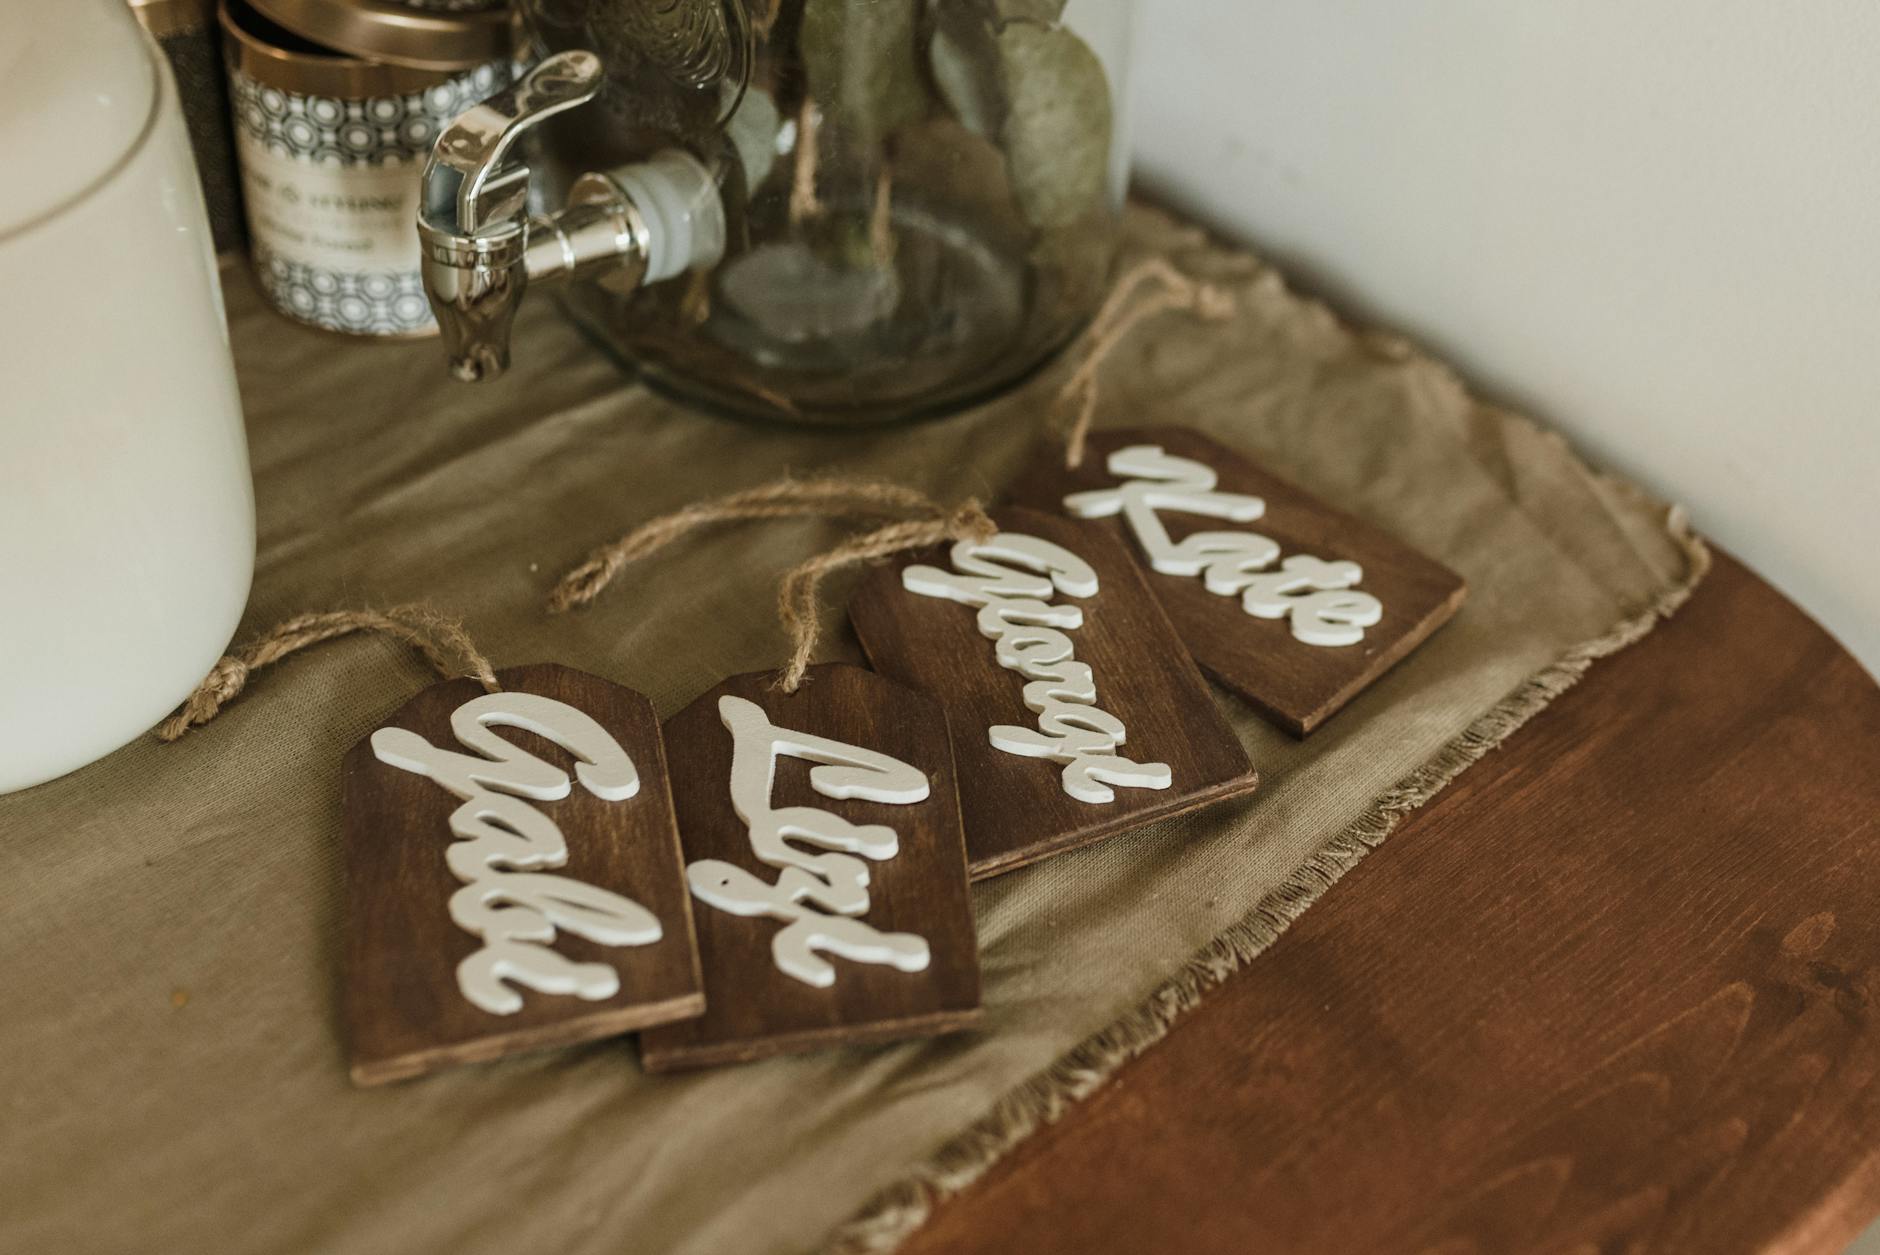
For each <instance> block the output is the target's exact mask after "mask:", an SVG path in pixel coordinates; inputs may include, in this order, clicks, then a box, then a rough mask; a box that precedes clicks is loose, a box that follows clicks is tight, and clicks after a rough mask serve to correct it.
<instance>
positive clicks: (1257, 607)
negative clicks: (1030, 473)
mask: <svg viewBox="0 0 1880 1255" xmlns="http://www.w3.org/2000/svg"><path fill="white" fill-rule="evenodd" d="M1104 465H1105V466H1106V467H1107V468H1108V469H1109V472H1110V474H1112V475H1118V476H1122V477H1123V479H1124V482H1123V483H1121V484H1118V485H1116V486H1115V487H1114V488H1100V489H1098V490H1096V491H1094V492H1080V493H1074V494H1072V495H1071V496H1069V497H1066V498H1065V499H1064V508H1065V509H1067V510H1069V511H1070V512H1071V513H1072V514H1074V515H1076V516H1077V517H1078V518H1080V519H1105V518H1111V517H1114V516H1116V515H1118V514H1120V515H1122V516H1123V521H1124V522H1125V523H1126V524H1127V525H1128V527H1129V530H1130V531H1131V532H1132V533H1134V535H1135V537H1136V541H1137V543H1138V544H1140V545H1141V546H1142V549H1143V552H1144V553H1145V554H1147V555H1148V558H1149V565H1150V567H1151V568H1153V569H1154V570H1156V571H1157V572H1159V573H1161V574H1163V575H1189V576H1193V575H1198V576H1200V577H1201V579H1202V582H1203V583H1204V584H1205V585H1206V587H1207V590H1208V591H1209V592H1211V593H1214V594H1216V595H1217V596H1221V597H1239V598H1240V599H1241V600H1240V604H1241V608H1242V609H1243V610H1245V611H1246V612H1247V613H1248V614H1250V615H1253V616H1254V617H1255V618H1259V619H1290V620H1291V623H1292V634H1293V637H1294V639H1296V640H1298V641H1300V642H1301V643H1303V644H1307V645H1317V646H1321V647H1338V646H1343V645H1356V644H1357V643H1358V642H1359V641H1362V640H1363V639H1364V629H1366V628H1368V627H1373V626H1375V625H1376V624H1377V623H1378V622H1379V621H1380V620H1381V619H1382V618H1383V617H1384V607H1383V605H1382V603H1380V602H1379V601H1378V599H1377V598H1375V597H1373V596H1371V594H1369V593H1364V592H1358V591H1357V590H1356V585H1357V584H1358V582H1359V581H1360V580H1362V579H1363V578H1364V570H1363V568H1361V567H1360V566H1359V565H1358V564H1357V563H1355V562H1326V561H1324V560H1323V559H1320V558H1314V557H1311V556H1309V555H1306V554H1294V555H1293V556H1292V557H1290V558H1287V559H1286V560H1285V561H1284V562H1281V563H1280V569H1279V570H1278V571H1268V570H1267V568H1268V567H1270V566H1272V565H1273V563H1274V562H1275V561H1276V560H1278V558H1279V553H1280V550H1279V545H1278V544H1276V543H1275V542H1274V541H1273V540H1272V539H1271V538H1270V537H1267V536H1262V535H1260V534H1259V533H1258V532H1245V531H1242V532H1228V531H1213V532H1196V533H1194V534H1193V535H1191V536H1186V537H1184V538H1183V539H1181V540H1180V541H1177V540H1175V539H1174V538H1172V537H1171V536H1170V535H1169V534H1168V527H1167V526H1166V525H1165V524H1164V523H1163V522H1162V516H1161V512H1162V511H1164V510H1173V511H1176V512H1178V513H1182V514H1199V515H1202V516H1204V517H1206V518H1216V519H1222V520H1224V521H1226V522H1230V523H1251V522H1253V521H1254V520H1256V519H1258V518H1260V517H1262V516H1263V515H1264V514H1265V513H1266V502H1265V501H1263V500H1261V499H1260V498H1259V497H1249V496H1245V495H1243V494H1241V493H1231V492H1220V491H1218V489H1217V487H1216V485H1217V484H1218V483H1219V481H1220V476H1219V475H1218V474H1216V472H1215V470H1214V468H1213V467H1211V466H1207V465H1204V464H1203V463H1200V462H1196V461H1194V460H1192V459H1190V458H1178V457H1172V456H1170V455H1169V454H1167V453H1164V452H1163V451H1162V449H1161V447H1160V446H1158V445H1149V444H1138V445H1130V446H1129V447H1128V448H1126V449H1118V450H1117V451H1116V452H1115V453H1112V454H1111V455H1110V456H1109V459H1108V461H1106V462H1105V463H1104Z"/></svg>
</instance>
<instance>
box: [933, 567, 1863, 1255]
mask: <svg viewBox="0 0 1880 1255" xmlns="http://www.w3.org/2000/svg"><path fill="white" fill-rule="evenodd" d="M1877 1078H1880V689H1877V688H1876V686H1875V684H1874V682H1873V681H1872V680H1871V679H1870V678H1869V677H1868V676H1867V675H1866V674H1865V673H1864V672H1863V671H1862V670H1861V669H1860V667H1859V666H1858V664H1857V663H1855V662H1854V661H1853V660H1852V659H1851V658H1850V657H1849V656H1848V655H1847V654H1846V653H1845V652H1844V651H1842V650H1841V649H1840V648H1839V647H1838V646H1837V645H1836V644H1835V643H1834V642H1833V641H1832V640H1830V639H1829V638H1828V637H1827V636H1826V635H1825V634H1824V633H1823V632H1822V631H1821V630H1820V629H1819V628H1817V627H1816V626H1815V625H1814V624H1813V623H1811V622H1809V621H1808V620H1807V619H1806V618H1805V617H1804V616H1802V615H1801V614H1800V613H1799V612H1798V611H1797V610H1796V609H1795V608H1793V607H1792V606H1790V605H1789V604H1788V603H1786V602H1785V601H1783V600H1782V599H1781V598H1780V597H1779V596H1778V595H1777V594H1775V593H1774V592H1773V591H1772V590H1770V589H1769V588H1768V587H1767V586H1766V585H1764V584H1763V583H1761V582H1760V581H1759V580H1757V579H1756V578H1755V577H1754V576H1752V575H1750V574H1749V573H1748V572H1746V571H1745V570H1744V569H1743V568H1742V567H1741V566H1739V565H1738V564H1736V563H1735V562H1733V561H1731V560H1729V559H1727V558H1720V560H1719V562H1718V566H1717V569H1716V571H1715V572H1714V573H1713V574H1712V576H1711V577H1710V579H1709V581H1708V582H1707V583H1706V584H1704V585H1703V586H1702V587H1701V588H1700V589H1699V590H1698V593H1697V594H1696V596H1695V597H1694V598H1693V600H1692V601H1691V603H1690V604H1689V605H1688V606H1687V607H1686V608H1685V609H1684V611H1683V612H1682V613H1681V614H1680V615H1678V617H1676V618H1675V619H1673V620H1671V621H1670V622H1668V623H1666V624H1664V625H1662V626H1661V627H1659V628H1658V630H1657V631H1656V632H1655V633H1653V634H1652V635H1651V636H1649V637H1648V638H1646V639H1645V640H1644V641H1643V642H1641V643H1640V644H1638V645H1636V646H1634V647H1633V648H1631V649H1628V650H1626V651H1624V652H1623V653H1621V654H1619V655H1618V656H1616V657H1614V658H1611V659H1608V660H1606V661H1604V662H1601V663H1599V664H1598V665H1597V666H1595V667H1594V669H1593V670H1592V672H1591V673H1590V674H1589V675H1588V677H1587V678H1586V680H1585V681H1584V682H1583V683H1582V684H1581V685H1580V686H1579V687H1578V688H1577V689H1575V690H1573V691H1571V692H1569V693H1567V694H1566V695H1564V696H1563V697H1561V698H1560V699H1559V700H1558V701H1557V702H1556V703H1555V704H1554V705H1553V706H1552V707H1550V708H1549V709H1548V710H1547V711H1545V712H1543V713H1542V714H1541V715H1540V716H1538V717H1537V718H1536V719H1535V720H1534V721H1533V722H1532V723H1531V724H1529V726H1528V727H1527V728H1525V729H1524V730H1522V731H1521V732H1519V733H1517V734H1516V735H1515V736H1514V737H1512V738H1511V739H1510V740H1509V741H1508V742H1507V743H1506V744H1505V745H1504V746H1503V747H1502V749H1501V750H1500V751H1498V752H1496V753H1494V754H1491V755H1490V756H1489V757H1488V758H1486V759H1485V760H1483V761H1482V762H1481V763H1479V764H1477V765H1476V766H1475V767H1473V768H1471V769H1470V770H1469V771H1468V772H1466V773H1465V774H1464V775H1463V776H1462V777H1461V779H1459V780H1458V781H1457V782H1456V783H1455V784H1453V785H1452V786H1450V788H1449V789H1448V790H1447V791H1445V792H1444V793H1443V794H1442V795H1441V796H1440V797H1438V798H1437V799H1436V800H1435V801H1434V802H1433V803H1432V804H1431V805H1430V806H1428V807H1427V808H1425V809H1424V810H1423V811H1421V812H1420V813H1418V814H1417V815H1415V816H1413V817H1411V818H1410V819H1409V820H1407V821H1406V822H1405V823H1404V824H1403V826H1402V827H1401V828H1400V829H1399V830H1398V831H1397V833H1396V834H1394V835H1393V836H1392V837H1391V838H1390V840H1389V842H1388V843H1387V844H1386V845H1385V846H1384V847H1383V848H1382V849H1381V850H1379V851H1378V852H1376V853H1374V854H1372V855H1371V857H1370V858H1368V859H1367V860H1365V861H1364V862H1363V863H1362V864H1361V865H1359V867H1358V868H1357V869H1356V870H1354V871H1353V872H1352V873H1351V874H1350V875H1349V876H1348V877H1347V878H1346V879H1345V880H1344V881H1343V882H1342V883H1340V884H1339V885H1337V886H1336V887H1335V888H1333V889H1332V890H1331V891H1330V892H1329V893H1328V894H1327V895H1326V896H1325V898H1324V900H1323V901H1321V902H1320V903H1319V904H1318V905H1316V906H1315V907H1314V908H1313V909H1312V910H1311V911H1309V912H1308V913H1307V914H1306V915H1305V917H1304V918H1303V919H1302V920H1301V921H1300V922H1299V923H1298V924H1296V925H1295V926H1294V927H1293V928H1292V929H1291V931H1290V932H1288V933H1287V934H1286V935H1285V936H1284V937H1283V938H1281V940H1280V941H1279V942H1278V944H1276V945H1275V946H1274V947H1273V948H1272V949H1271V950H1270V951H1269V952H1268V953H1266V954H1265V955H1262V956H1261V957H1259V958H1258V959H1256V960H1255V961H1254V962H1253V963H1251V964H1250V965H1248V966H1247V967H1246V968H1245V969H1243V970H1242V971H1241V972H1240V973H1239V974H1237V975H1236V976H1234V977H1233V978H1232V979H1230V980H1229V981H1228V982H1227V983H1226V984H1225V985H1224V986H1223V987H1221V988H1220V989H1218V990H1216V991H1214V992H1213V993H1212V994H1211V995H1210V997H1209V999H1208V1000H1207V1001H1206V1002H1204V1003H1203V1004H1202V1006H1201V1007H1200V1008H1199V1009H1198V1010H1196V1011H1195V1012H1194V1013H1192V1014H1190V1015H1189V1016H1188V1017H1186V1018H1185V1019H1184V1020H1183V1021H1181V1022H1180V1023H1179V1024H1178V1025H1177V1026H1176V1027H1175V1028H1174V1030H1173V1031H1172V1032H1171V1033H1170V1035H1169V1036H1168V1037H1167V1038H1166V1039H1165V1040H1164V1041H1163V1042H1161V1043H1160V1044H1158V1045H1157V1046H1155V1047H1154V1048H1152V1049H1151V1050H1149V1051H1148V1052H1147V1053H1145V1054H1144V1055H1142V1056H1141V1057H1140V1058H1138V1059H1137V1060H1135V1061H1134V1062H1133V1063H1131V1064H1129V1065H1127V1066H1126V1067H1125V1068H1124V1069H1123V1070H1122V1071H1121V1072H1120V1073H1119V1074H1118V1075H1117V1076H1116V1077H1115V1078H1114V1079H1113V1080H1112V1081H1111V1082H1110V1083H1109V1084H1108V1085H1107V1086H1105V1087H1104V1088H1103V1089H1101V1090H1099V1091H1098V1092H1097V1093H1096V1094H1094V1095H1093V1096H1092V1097H1090V1098H1089V1099H1087V1100H1085V1101H1084V1102H1082V1103H1081V1104H1078V1105H1076V1106H1074V1107H1072V1108H1071V1109H1070V1111H1069V1112H1068V1113H1067V1114H1066V1115H1065V1116H1064V1118H1063V1119H1062V1120H1060V1121H1059V1122H1058V1123H1057V1124H1056V1125H1054V1126H1051V1127H1048V1128H1046V1129H1044V1130H1042V1131H1041V1132H1040V1133H1039V1134H1037V1135H1036V1136H1035V1137H1033V1138H1032V1139H1031V1140H1030V1141H1029V1142H1027V1143H1026V1144H1024V1145H1023V1146H1021V1147H1020V1148H1019V1149H1018V1150H1016V1151H1015V1152H1014V1153H1013V1154H1011V1155H1010V1156H1009V1157H1008V1158H1007V1159H1006V1160H1004V1161H1003V1162H1002V1163H1001V1164H1000V1165H999V1166H998V1167H996V1168H995V1169H994V1170H993V1171H992V1172H991V1173H990V1174H989V1175H988V1176H987V1177H986V1178H984V1179H982V1180H981V1181H980V1182H978V1183H977V1184H976V1185H975V1186H973V1187H971V1188H970V1189H968V1190H967V1191H966V1192H965V1193H964V1194H963V1195H961V1196H959V1197H957V1198H955V1199H953V1200H951V1201H949V1202H948V1203H946V1204H943V1205H942V1206H941V1207H940V1208H939V1209H938V1210H937V1212H936V1214H935V1216H934V1218H933V1219H932V1221H931V1222H930V1223H929V1224H928V1225H927V1226H926V1227H925V1228H924V1229H922V1230H921V1231H920V1232H919V1233H918V1234H917V1235H916V1236H915V1237H914V1238H913V1239H912V1240H911V1241H910V1242H909V1243H908V1244H907V1245H906V1246H905V1247H904V1248H903V1249H904V1251H905V1252H906V1253H907V1255H941V1253H942V1252H946V1253H949V1255H957V1253H958V1252H962V1251H1024V1252H1026V1253H1027V1255H1053V1253H1056V1252H1065V1253H1069V1252H1076V1253H1077V1255H1104V1253H1107V1252H1119V1253H1120V1252H1131V1253H1135V1252H1147V1251H1156V1252H1182V1253H1183V1255H1214V1253H1217V1252H1218V1253H1220V1255H1227V1253H1230V1252H1231V1253H1232V1255H1250V1253H1257V1252H1286V1253H1289V1255H1302V1253H1314V1252H1325V1253H1334V1252H1335V1253H1336V1255H1354V1253H1360V1252H1428V1253H1430V1255H1438V1253H1440V1255H1475V1253H1483V1255H1487V1253H1491V1252H1503V1251H1541V1250H1545V1251H1574V1252H1581V1251H1584V1252H1621V1251H1623V1252H1659V1251H1678V1252H1685V1251H1689V1252H1701V1253H1702V1255H1731V1253H1733V1252H1751V1251H1756V1252H1769V1251H1780V1252H1785V1253H1788V1252H1831V1251H1838V1250H1840V1249H1841V1248H1842V1247H1843V1246H1844V1245H1845V1244H1846V1243H1847V1242H1848V1241H1850V1240H1851V1239H1852V1238H1853V1237H1854V1236H1855V1235H1856V1234H1857V1233H1858V1232H1859V1231H1860V1229H1861V1228H1862V1226H1863V1225H1864V1224H1865V1223H1866V1222H1867V1221H1869V1220H1871V1219H1872V1218H1873V1217H1874V1215H1875V1214H1876V1213H1877V1212H1880V1079H1877Z"/></svg>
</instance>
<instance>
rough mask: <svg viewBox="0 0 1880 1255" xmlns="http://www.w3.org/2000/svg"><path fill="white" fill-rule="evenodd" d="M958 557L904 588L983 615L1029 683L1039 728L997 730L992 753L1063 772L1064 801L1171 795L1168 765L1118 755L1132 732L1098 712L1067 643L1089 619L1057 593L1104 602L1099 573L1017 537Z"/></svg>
mask: <svg viewBox="0 0 1880 1255" xmlns="http://www.w3.org/2000/svg"><path fill="white" fill-rule="evenodd" d="M950 556H951V558H952V560H953V567H954V569H953V570H951V571H943V570H941V569H939V568H938V567H931V566H923V565H914V566H910V567H908V568H907V569H906V570H904V571H902V572H901V584H902V586H903V587H905V588H906V589H907V590H908V591H909V592H911V593H919V594H920V595H921V596H923V597H941V598H945V599H946V600H948V601H957V602H961V603H963V604H965V605H968V606H976V607H978V608H979V620H978V621H979V631H980V633H981V634H982V635H984V636H985V637H987V638H988V639H990V640H991V641H993V642H994V646H993V648H994V652H995V654H996V656H997V657H998V660H999V665H1000V666H1001V667H1004V668H1005V669H1006V670H1007V671H1015V672H1017V673H1018V674H1019V675H1021V676H1024V677H1025V679H1026V681H1027V683H1026V685H1025V705H1026V707H1027V708H1028V709H1030V710H1031V711H1032V712H1033V713H1034V714H1036V715H1037V716H1038V726H1037V727H1036V728H1017V727H1012V726H1010V725H1004V724H1002V725H999V726H997V727H993V728H989V729H987V737H988V739H989V740H990V741H991V742H992V745H993V747H994V748H995V749H999V750H1003V751H1004V752H1005V753H1007V754H1016V755H1019V756H1021V757H1025V758H1044V759H1049V760H1050V761H1052V762H1056V763H1062V764H1063V765H1064V772H1063V783H1064V791H1065V792H1066V793H1068V794H1070V795H1071V796H1072V797H1074V798H1076V799H1077V800H1078V801H1080V802H1088V803H1091V804H1102V803H1105V802H1112V801H1115V800H1116V790H1115V789H1113V788H1111V787H1110V786H1112V785H1115V786H1118V787H1121V788H1126V789H1166V788H1168V787H1169V786H1170V785H1171V784H1172V783H1173V782H1174V774H1173V773H1172V772H1171V771H1170V770H1169V767H1168V764H1167V763H1138V762H1133V761H1131V760H1130V759H1127V758H1124V757H1123V756H1122V755H1120V754H1118V753H1116V752H1115V751H1116V748H1117V747H1118V746H1120V745H1122V744H1123V742H1124V741H1125V740H1126V739H1127V738H1128V736H1129V732H1128V729H1126V728H1125V727H1124V726H1123V721H1122V720H1121V719H1118V718H1117V717H1116V716H1115V715H1113V714H1111V713H1110V712H1109V711H1107V710H1104V709H1102V708H1101V707H1099V706H1098V705H1097V704H1096V702H1097V680H1096V676H1095V674H1094V673H1093V672H1092V671H1091V669H1090V664H1088V663H1085V662H1079V661H1078V660H1077V658H1076V657H1075V654H1076V647H1075V646H1074V645H1073V644H1072V643H1071V638H1070V637H1069V636H1066V635H1065V632H1067V631H1075V630H1076V629H1078V628H1080V627H1082V626H1083V625H1084V612H1083V610H1082V609H1080V608H1079V607H1077V606H1066V605H1059V604H1056V603H1054V602H1052V601H1051V600H1050V598H1051V597H1052V596H1053V595H1054V594H1056V593H1063V594H1064V595H1065V596H1067V597H1078V598H1084V597H1094V596H1096V594H1097V573H1096V572H1095V571H1094V570H1092V569H1091V566H1090V564H1089V563H1088V562H1085V561H1084V560H1083V559H1082V558H1080V557H1078V556H1077V555H1076V554H1074V553H1072V552H1071V551H1070V550H1068V549H1065V548H1064V547H1063V546H1061V545H1054V544H1052V543H1051V542H1050V541H1048V540H1040V539H1039V538H1038V537H1036V536H1026V535H1022V534H1020V533H1017V532H1001V533H999V534H998V535H997V536H994V537H993V538H992V539H990V540H984V541H979V540H963V541H960V542H959V543H958V544H956V545H954V546H953V549H952V552H951V555H950Z"/></svg>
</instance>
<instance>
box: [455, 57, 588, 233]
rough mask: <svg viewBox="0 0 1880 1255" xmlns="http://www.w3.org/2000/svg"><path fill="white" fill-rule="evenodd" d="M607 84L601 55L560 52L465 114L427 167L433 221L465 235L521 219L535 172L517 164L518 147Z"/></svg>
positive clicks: (459, 118) (586, 100)
mask: <svg viewBox="0 0 1880 1255" xmlns="http://www.w3.org/2000/svg"><path fill="white" fill-rule="evenodd" d="M603 78H604V75H603V72H602V68H601V59H600V58H599V57H597V56H595V55H594V54H593V53H591V52H561V53H557V54H555V55H554V56H552V57H549V58H547V59H546V60H544V61H543V62H542V63H541V64H540V65H537V66H536V67H535V68H534V69H533V70H531V71H529V73H528V75H527V76H525V77H524V78H523V79H522V81H521V82H519V83H516V84H515V85H514V86H512V87H510V88H509V89H508V90H506V91H502V92H499V93H497V94H496V95H494V96H492V97H490V98H489V99H488V100H485V101H484V102H483V103H482V104H479V105H476V106H474V107H472V108H471V109H470V110H469V111H468V112H466V113H464V114H462V115H460V116H459V117H458V118H457V119H456V121H454V122H452V123H451V124H450V126H449V127H448V128H447V129H446V130H445V131H444V133H443V134H442V135H440V136H438V139H437V143H436V144H435V145H434V146H433V147H432V149H431V157H430V160H429V161H427V162H426V163H425V166H424V214H425V217H426V218H428V219H429V220H430V221H431V222H432V223H433V224H434V225H438V226H443V225H445V224H449V228H450V229H452V230H453V231H454V233H455V234H458V235H465V236H474V235H476V234H478V233H479V232H481V231H483V230H484V229H485V228H486V227H488V226H490V225H491V224H495V223H503V222H513V221H515V220H517V219H518V218H519V217H520V216H521V213H522V208H523V204H524V202H525V201H526V199H527V197H528V179H529V172H528V170H527V168H526V167H524V166H522V165H520V164H515V163H511V162H510V160H509V152H510V149H511V148H512V147H513V146H514V145H515V142H516V141H517V140H518V139H520V138H521V137H522V135H523V133H524V132H525V131H527V130H528V129H529V128H530V127H532V126H535V125H536V124H537V123H539V122H542V121H543V120H545V119H547V118H552V117H554V116H555V115H556V114H558V113H562V112H564V111H566V110H569V109H573V108H576V107H577V106H580V105H584V104H586V103H587V102H588V101H590V100H592V99H594V97H595V95H596V94H597V93H598V92H599V91H600V89H601V83H602V81H603Z"/></svg>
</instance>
